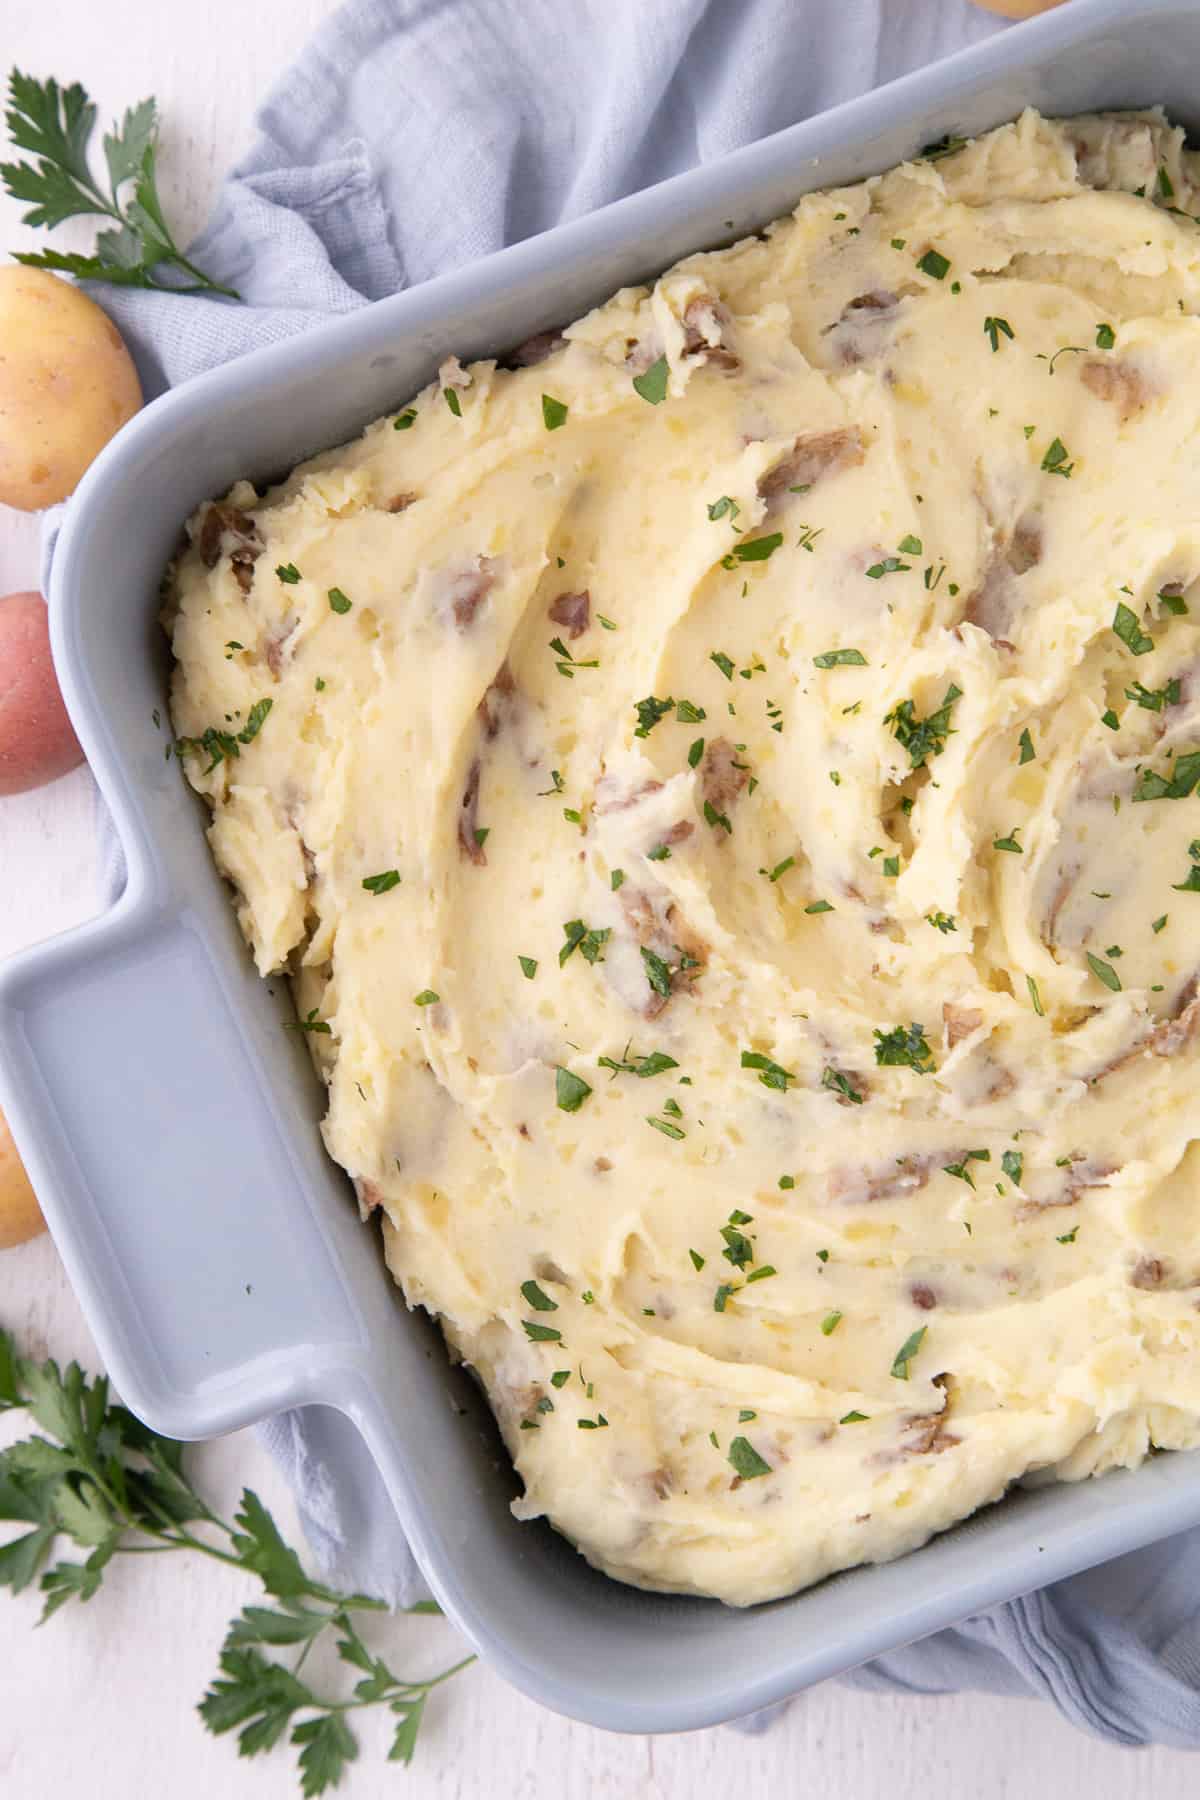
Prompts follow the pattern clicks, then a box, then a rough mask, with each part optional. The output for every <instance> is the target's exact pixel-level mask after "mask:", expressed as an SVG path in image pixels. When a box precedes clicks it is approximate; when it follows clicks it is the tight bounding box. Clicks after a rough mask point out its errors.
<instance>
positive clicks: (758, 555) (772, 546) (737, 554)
mask: <svg viewBox="0 0 1200 1800" xmlns="http://www.w3.org/2000/svg"><path fill="white" fill-rule="evenodd" d="M782 542H783V533H782V531H771V532H768V533H767V534H766V536H764V537H754V538H742V539H741V540H740V542H739V543H736V544H735V545H734V546H733V549H732V550H731V551H730V552H729V555H728V556H723V557H722V558H721V561H722V563H723V564H724V566H725V567H726V568H728V569H732V568H733V566H734V564H735V563H748V562H766V560H767V558H768V557H770V556H773V555H774V554H775V552H776V550H778V548H779V546H780V545H781V544H782Z"/></svg>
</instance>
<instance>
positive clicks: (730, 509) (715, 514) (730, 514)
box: [707, 494, 742, 523]
mask: <svg viewBox="0 0 1200 1800" xmlns="http://www.w3.org/2000/svg"><path fill="white" fill-rule="evenodd" d="M741 510H742V509H741V507H740V506H739V505H738V503H737V501H736V500H731V499H730V497H729V495H728V494H722V495H721V498H720V499H719V500H714V501H713V503H712V505H711V506H709V507H708V508H707V511H708V516H709V518H710V519H712V520H713V521H714V523H715V521H716V520H717V519H724V518H728V519H729V520H730V522H732V521H733V520H734V519H736V518H737V516H738V514H739V512H740V511H741Z"/></svg>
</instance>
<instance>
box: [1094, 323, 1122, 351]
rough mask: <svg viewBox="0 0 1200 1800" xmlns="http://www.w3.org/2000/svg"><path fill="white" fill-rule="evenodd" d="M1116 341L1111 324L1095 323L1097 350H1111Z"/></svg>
mask: <svg viewBox="0 0 1200 1800" xmlns="http://www.w3.org/2000/svg"><path fill="white" fill-rule="evenodd" d="M1116 341H1117V334H1116V332H1115V331H1114V330H1113V328H1112V326H1111V325H1103V324H1101V325H1097V327H1096V348H1097V350H1111V349H1112V347H1113V345H1114V344H1115V343H1116Z"/></svg>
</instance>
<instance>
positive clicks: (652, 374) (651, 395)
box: [633, 356, 671, 406]
mask: <svg viewBox="0 0 1200 1800" xmlns="http://www.w3.org/2000/svg"><path fill="white" fill-rule="evenodd" d="M670 374H671V371H670V367H669V365H668V363H667V359H666V357H665V356H660V357H659V358H658V359H657V361H655V362H652V363H651V364H650V367H649V368H648V369H647V370H646V372H645V373H644V374H643V375H635V376H634V378H633V387H634V392H635V393H637V394H640V395H641V397H642V399H643V400H645V401H646V402H647V403H648V404H649V405H650V406H661V405H662V403H663V401H664V400H665V399H666V397H667V385H668V382H669V380H670Z"/></svg>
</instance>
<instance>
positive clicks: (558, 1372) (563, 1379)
mask: <svg viewBox="0 0 1200 1800" xmlns="http://www.w3.org/2000/svg"><path fill="white" fill-rule="evenodd" d="M570 1379H571V1371H570V1369H555V1371H554V1373H553V1375H552V1376H551V1377H550V1386H551V1387H553V1388H562V1387H566V1385H567V1383H568V1381H570Z"/></svg>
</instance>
